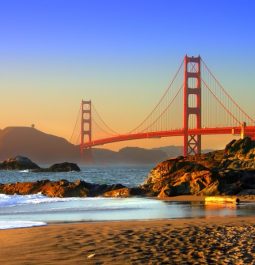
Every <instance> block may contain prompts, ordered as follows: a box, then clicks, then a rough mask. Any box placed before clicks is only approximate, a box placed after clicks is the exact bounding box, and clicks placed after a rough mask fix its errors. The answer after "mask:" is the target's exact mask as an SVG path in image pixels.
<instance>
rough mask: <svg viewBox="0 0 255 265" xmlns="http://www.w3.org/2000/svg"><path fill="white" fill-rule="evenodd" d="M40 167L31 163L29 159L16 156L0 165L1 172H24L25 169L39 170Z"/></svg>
mask: <svg viewBox="0 0 255 265" xmlns="http://www.w3.org/2000/svg"><path fill="white" fill-rule="evenodd" d="M39 168H40V167H39V166H38V165H37V164H35V163H34V162H32V161H31V160H30V159H29V158H27V157H24V156H16V157H14V158H9V159H7V160H5V161H3V163H1V164H0V169H2V170H26V169H39Z"/></svg>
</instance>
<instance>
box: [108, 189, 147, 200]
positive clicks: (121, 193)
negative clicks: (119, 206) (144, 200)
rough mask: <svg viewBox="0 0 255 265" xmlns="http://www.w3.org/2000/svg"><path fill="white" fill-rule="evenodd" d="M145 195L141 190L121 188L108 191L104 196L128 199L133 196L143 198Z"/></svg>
mask: <svg viewBox="0 0 255 265" xmlns="http://www.w3.org/2000/svg"><path fill="white" fill-rule="evenodd" d="M143 195H145V191H144V190H142V189H141V188H139V187H138V188H126V187H124V188H120V189H114V190H111V191H107V192H105V193H104V194H103V196H104V197H121V198H127V197H131V196H143Z"/></svg>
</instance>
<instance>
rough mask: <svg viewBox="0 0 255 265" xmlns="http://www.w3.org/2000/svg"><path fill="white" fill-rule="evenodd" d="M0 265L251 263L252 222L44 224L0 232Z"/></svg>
mask: <svg viewBox="0 0 255 265" xmlns="http://www.w3.org/2000/svg"><path fill="white" fill-rule="evenodd" d="M0 246H1V248H0V264H6V265H8V264H15V265H16V264H27V265H28V264H255V218H254V217H220V218H219V217H218V218H214V217H212V218H203V219H178V220H159V221H128V222H127V221H122V222H93V223H92V222H91V223H65V224H50V225H48V226H45V227H34V228H23V229H12V230H2V231H0Z"/></svg>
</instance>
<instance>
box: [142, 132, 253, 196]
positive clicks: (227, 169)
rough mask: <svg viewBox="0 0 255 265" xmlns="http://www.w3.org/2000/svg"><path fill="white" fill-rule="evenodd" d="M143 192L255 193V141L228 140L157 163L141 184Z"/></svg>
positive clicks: (158, 194) (151, 193)
mask: <svg viewBox="0 0 255 265" xmlns="http://www.w3.org/2000/svg"><path fill="white" fill-rule="evenodd" d="M141 188H142V189H144V190H146V192H147V194H150V195H152V196H158V197H160V198H165V197H169V196H178V195H253V194H255V141H252V140H251V139H250V138H249V137H246V138H245V139H240V140H233V141H231V142H230V143H229V144H228V145H227V146H226V148H225V149H224V150H220V151H214V152H210V153H207V154H201V155H195V156H187V157H183V156H180V157H177V158H174V159H170V160H166V161H164V162H161V163H159V164H158V165H157V166H156V167H155V168H153V169H152V170H151V172H150V174H149V176H148V178H147V180H146V181H145V183H144V184H143V185H142V186H141Z"/></svg>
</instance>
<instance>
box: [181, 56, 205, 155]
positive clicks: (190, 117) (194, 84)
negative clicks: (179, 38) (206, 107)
mask: <svg viewBox="0 0 255 265" xmlns="http://www.w3.org/2000/svg"><path fill="white" fill-rule="evenodd" d="M200 69H201V59H200V56H199V57H188V56H187V55H186V56H185V58H184V93H183V94H184V95H183V96H184V100H183V101H184V110H183V115H184V117H183V123H184V124H183V128H184V150H183V154H184V156H187V155H192V154H200V153H201V135H198V134H194V135H189V133H188V130H189V129H191V128H193V129H195V128H196V129H200V128H201V70H200Z"/></svg>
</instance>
